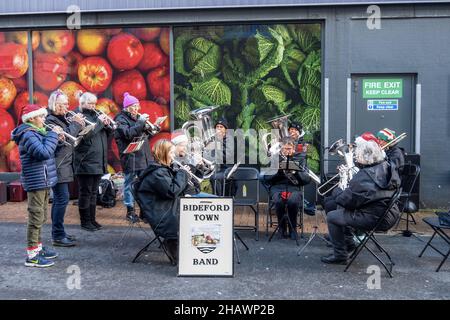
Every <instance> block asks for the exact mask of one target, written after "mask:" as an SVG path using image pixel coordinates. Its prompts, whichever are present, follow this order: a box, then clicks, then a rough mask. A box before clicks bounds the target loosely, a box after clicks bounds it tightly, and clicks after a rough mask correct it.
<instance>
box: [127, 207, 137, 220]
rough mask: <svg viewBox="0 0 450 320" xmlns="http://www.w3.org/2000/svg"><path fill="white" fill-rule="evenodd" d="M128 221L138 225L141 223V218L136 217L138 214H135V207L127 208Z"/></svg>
mask: <svg viewBox="0 0 450 320" xmlns="http://www.w3.org/2000/svg"><path fill="white" fill-rule="evenodd" d="M127 220H128V221H130V222H131V223H136V222H138V221H139V217H138V216H137V215H136V212H134V208H133V207H128V206H127Z"/></svg>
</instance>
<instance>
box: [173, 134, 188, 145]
mask: <svg viewBox="0 0 450 320" xmlns="http://www.w3.org/2000/svg"><path fill="white" fill-rule="evenodd" d="M171 141H172V143H173V144H174V145H177V144H179V143H183V142H189V140H188V137H187V136H186V135H185V134H184V132H183V131H174V132H173V133H172V140H171Z"/></svg>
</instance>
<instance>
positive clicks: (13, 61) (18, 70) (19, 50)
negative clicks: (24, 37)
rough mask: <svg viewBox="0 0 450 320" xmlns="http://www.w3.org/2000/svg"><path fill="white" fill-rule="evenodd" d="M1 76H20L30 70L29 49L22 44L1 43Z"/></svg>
mask: <svg viewBox="0 0 450 320" xmlns="http://www.w3.org/2000/svg"><path fill="white" fill-rule="evenodd" d="M0 57H1V59H0V76H5V77H7V78H20V77H21V76H23V75H24V74H25V73H26V72H27V70H28V53H27V49H26V48H25V47H24V46H23V45H20V44H17V43H13V42H9V43H2V44H0Z"/></svg>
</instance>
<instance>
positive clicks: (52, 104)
mask: <svg viewBox="0 0 450 320" xmlns="http://www.w3.org/2000/svg"><path fill="white" fill-rule="evenodd" d="M61 96H63V97H66V98H67V99H69V98H68V97H67V95H66V94H65V93H64V92H63V91H61V90H59V89H58V90H56V91H53V92H52V94H51V95H50V97H49V98H48V108H49V109H50V110H51V111H55V108H56V100H58V98H59V97H61Z"/></svg>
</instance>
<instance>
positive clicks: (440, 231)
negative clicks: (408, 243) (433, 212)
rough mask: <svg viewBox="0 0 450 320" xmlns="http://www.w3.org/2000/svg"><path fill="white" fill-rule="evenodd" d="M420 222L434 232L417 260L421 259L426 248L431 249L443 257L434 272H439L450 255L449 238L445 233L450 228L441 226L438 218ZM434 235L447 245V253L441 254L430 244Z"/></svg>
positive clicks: (425, 219)
mask: <svg viewBox="0 0 450 320" xmlns="http://www.w3.org/2000/svg"><path fill="white" fill-rule="evenodd" d="M422 220H423V222H425V223H426V224H428V225H429V226H430V227H431V228H432V229H433V230H434V233H433V235H432V236H431V238H430V240H428V242H427V244H426V245H425V247H424V248H423V250H422V252H420V254H419V258H420V257H422V255H423V253H424V252H425V250H426V249H427V248H428V247H430V248H431V249H433V250H434V251H436V252H437V253H439V254H440V255H441V256H443V257H444V258H443V259H442V261H441V262H440V263H439V266H438V267H437V269H436V272H439V270H440V269H441V267H442V265H443V264H444V262H445V261H446V260H447V259H448V256H449V255H450V236H449V235H448V234H447V233H445V230H447V231H448V230H450V226H446V225H443V224H441V223H440V222H439V218H438V217H427V218H423V219H422ZM436 235H438V236H439V237H441V238H442V240H444V241H445V242H446V243H447V245H448V250H447V253H443V252H442V251H441V250H439V249H438V248H436V247H435V246H433V245H432V244H431V241H433V239H434V237H435V236H436Z"/></svg>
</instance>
